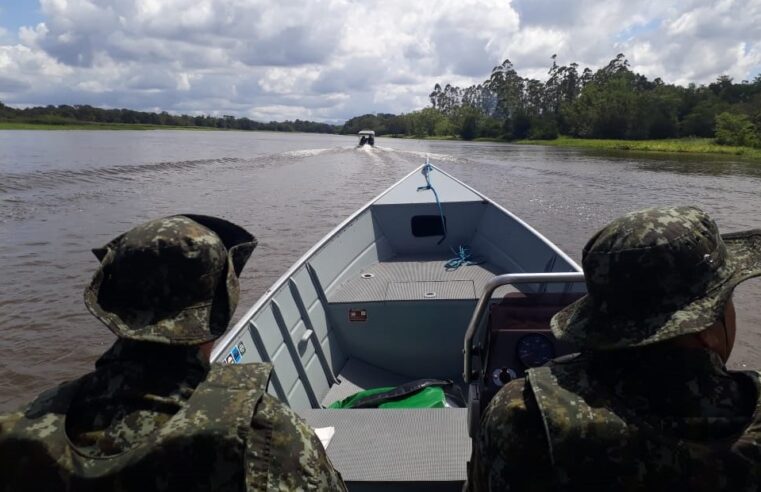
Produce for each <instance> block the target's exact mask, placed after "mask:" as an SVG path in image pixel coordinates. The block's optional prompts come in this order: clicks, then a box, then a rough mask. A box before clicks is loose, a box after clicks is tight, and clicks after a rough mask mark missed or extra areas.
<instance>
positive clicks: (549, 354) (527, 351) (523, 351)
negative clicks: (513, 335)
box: [516, 333, 555, 367]
mask: <svg viewBox="0 0 761 492" xmlns="http://www.w3.org/2000/svg"><path fill="white" fill-rule="evenodd" d="M516 352H517V353H518V360H519V361H521V364H523V365H524V366H526V367H539V366H541V365H543V364H545V363H546V362H548V361H550V360H552V359H554V358H555V346H554V345H553V344H552V341H551V340H550V339H549V338H547V337H546V336H544V335H540V334H538V333H532V334H530V335H526V336H525V337H523V338H521V339H520V340H518V345H517V346H516Z"/></svg>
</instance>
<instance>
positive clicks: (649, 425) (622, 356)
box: [469, 345, 761, 491]
mask: <svg viewBox="0 0 761 492" xmlns="http://www.w3.org/2000/svg"><path fill="white" fill-rule="evenodd" d="M759 389H761V383H760V382H759V374H758V373H738V372H729V371H727V370H726V369H725V368H724V365H723V364H722V362H721V360H720V359H719V357H718V356H717V355H716V354H715V353H713V352H710V351H707V350H703V349H674V348H673V347H668V346H665V347H664V346H658V345H656V346H652V347H647V348H642V349H637V350H625V351H621V350H618V351H611V352H600V353H597V354H594V355H586V356H579V357H578V358H576V359H573V360H570V361H566V362H562V363H554V364H551V365H550V366H549V367H543V368H538V369H532V370H530V371H529V376H528V378H527V379H518V380H515V381H512V382H510V383H508V384H507V385H506V386H505V387H503V388H502V389H501V390H500V391H499V392H498V393H497V395H496V396H495V397H494V399H493V400H492V401H491V403H490V404H489V406H488V408H487V409H486V412H485V413H484V416H483V418H482V422H481V431H480V434H479V436H478V438H477V439H476V441H475V442H474V450H473V459H472V461H471V468H470V478H469V486H470V489H471V490H477V491H482V490H513V491H522V490H585V491H588V490H623V491H646V490H647V491H660V490H691V491H755V490H759V488H761V399H759Z"/></svg>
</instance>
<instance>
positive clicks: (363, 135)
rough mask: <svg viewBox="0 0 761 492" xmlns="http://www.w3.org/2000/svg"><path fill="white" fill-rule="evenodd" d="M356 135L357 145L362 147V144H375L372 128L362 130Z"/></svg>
mask: <svg viewBox="0 0 761 492" xmlns="http://www.w3.org/2000/svg"><path fill="white" fill-rule="evenodd" d="M357 135H359V145H357V147H362V146H363V145H369V146H371V147H374V146H375V132H374V131H373V130H362V131H360V132H359V133H358V134H357Z"/></svg>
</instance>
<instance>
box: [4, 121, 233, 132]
mask: <svg viewBox="0 0 761 492" xmlns="http://www.w3.org/2000/svg"><path fill="white" fill-rule="evenodd" d="M0 130H133V131H140V130H213V131H218V130H223V128H211V127H203V126H170V125H143V124H129V123H96V122H93V123H63V124H50V123H20V122H15V121H0Z"/></svg>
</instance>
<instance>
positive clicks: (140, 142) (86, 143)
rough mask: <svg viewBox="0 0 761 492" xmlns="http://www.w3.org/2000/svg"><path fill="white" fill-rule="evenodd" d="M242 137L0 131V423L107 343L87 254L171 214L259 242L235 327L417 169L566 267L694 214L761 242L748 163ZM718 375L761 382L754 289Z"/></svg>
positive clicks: (760, 291)
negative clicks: (668, 209) (90, 302)
mask: <svg viewBox="0 0 761 492" xmlns="http://www.w3.org/2000/svg"><path fill="white" fill-rule="evenodd" d="M354 144H355V139H354V138H353V137H340V136H328V135H306V134H283V133H244V132H183V131H150V132H98V131H87V132H78V131H63V132H58V131H50V132H34V131H0V279H2V280H0V350H1V351H2V357H0V411H2V410H7V409H9V408H12V407H15V406H17V405H19V404H21V403H22V402H23V401H25V400H27V399H29V398H31V397H33V396H34V395H36V394H37V393H38V392H40V391H41V390H42V389H44V388H47V387H50V386H52V385H54V384H56V383H59V382H61V381H64V380H67V379H71V378H73V377H76V376H77V375H80V374H82V373H84V372H86V371H88V370H90V369H91V368H92V364H93V362H94V361H95V359H96V358H97V357H98V356H99V355H100V354H101V353H102V352H103V351H104V350H106V349H107V348H108V346H109V345H110V344H111V343H112V341H113V340H114V336H113V335H112V334H111V332H109V331H108V330H107V329H106V328H105V327H104V326H103V325H101V324H100V323H99V322H98V321H97V320H96V319H95V318H93V317H92V316H90V315H89V314H88V312H87V310H86V309H85V307H84V304H83V302H82V293H83V290H84V288H85V286H86V285H87V283H88V282H89V280H90V277H91V275H92V274H93V272H94V271H95V268H96V266H97V262H96V260H95V257H94V256H93V255H92V254H91V252H90V249H91V248H94V247H98V246H102V245H103V244H105V243H106V242H108V241H109V240H110V239H111V238H113V237H114V236H116V235H118V234H120V233H121V232H124V231H125V230H127V229H129V228H130V227H131V226H133V225H135V224H138V223H140V222H142V221H145V220H148V219H150V218H155V217H159V216H164V215H170V214H176V213H183V212H184V213H191V212H192V213H201V214H208V215H218V216H221V217H224V218H226V219H228V220H231V221H233V222H236V223H238V224H241V225H242V226H244V227H246V228H247V229H248V230H250V231H251V232H252V233H253V234H254V235H256V236H257V238H258V239H259V247H258V248H257V249H256V251H255V252H254V255H253V257H252V259H251V261H250V262H249V264H248V265H247V267H246V269H245V271H244V274H243V277H242V280H241V281H242V291H243V292H242V299H241V304H240V305H239V307H238V315H241V314H242V313H244V312H245V311H246V310H247V307H248V306H250V305H251V304H252V303H253V302H254V301H255V300H256V299H257V298H258V297H259V295H261V294H262V293H263V292H264V291H265V290H266V288H267V287H268V286H269V285H270V284H271V283H272V282H273V281H274V280H276V279H277V278H278V277H279V276H280V275H281V274H282V273H283V272H284V271H285V270H286V269H287V268H288V267H289V266H290V265H291V264H292V263H293V262H294V261H295V260H296V259H298V258H299V257H300V256H301V255H302V254H303V253H304V252H305V251H306V250H307V249H309V247H310V246H311V245H312V244H314V243H315V242H316V241H317V240H319V239H320V238H321V237H322V236H323V235H324V234H325V233H327V232H328V231H329V230H330V229H332V228H333V227H334V226H335V225H336V224H338V223H339V222H340V221H341V220H343V219H344V218H345V217H346V216H348V215H349V214H351V213H352V212H353V211H354V210H356V209H357V208H359V207H360V206H361V205H363V204H364V203H366V202H367V201H369V200H370V199H372V198H373V197H374V196H375V195H377V194H378V193H380V192H381V191H383V190H384V189H385V188H386V187H388V186H390V185H391V184H393V183H394V182H395V181H397V180H398V179H399V178H401V177H402V176H404V175H405V174H406V173H408V172H409V171H411V170H412V169H413V168H415V167H416V166H418V165H420V164H422V163H423V161H424V159H425V155H426V154H430V157H431V161H432V163H434V164H435V165H437V166H440V167H441V168H443V169H444V170H446V171H448V172H450V173H451V174H453V175H454V176H455V177H458V178H460V179H461V180H463V181H465V182H466V183H468V184H469V185H471V186H473V187H474V188H476V189H478V190H479V191H481V192H483V193H484V194H486V195H487V196H489V197H490V198H492V199H494V200H496V201H497V202H498V203H500V204H502V205H503V206H505V207H506V208H508V209H509V210H511V211H512V212H514V213H516V214H517V215H519V216H520V217H522V218H523V219H524V220H526V221H527V222H529V223H530V224H532V225H533V226H534V227H535V228H537V229H538V230H539V231H540V232H541V233H543V234H544V235H546V236H547V237H548V238H549V239H550V240H552V241H554V242H555V243H556V244H558V245H559V246H560V247H561V248H562V249H564V250H565V251H566V252H568V253H569V254H570V255H571V257H573V258H574V259H576V260H577V261H579V259H580V252H581V248H582V246H583V245H584V243H585V242H586V240H587V239H588V238H589V237H590V236H591V235H592V234H593V233H594V232H595V231H596V230H597V229H598V228H599V227H601V226H603V225H604V224H605V223H606V222H607V221H609V220H610V219H612V218H614V217H616V216H618V215H620V214H622V213H625V212H628V211H631V210H634V209H638V208H642V207H646V206H651V205H666V204H695V205H698V206H700V207H703V208H704V209H706V210H707V211H709V213H711V214H712V215H713V216H714V217H715V218H716V220H717V221H718V223H719V227H720V228H721V229H722V231H724V232H729V231H736V230H742V229H749V228H756V227H761V215H760V214H759V210H761V195H759V193H760V192H761V163H753V162H749V161H742V160H737V159H733V158H724V157H710V156H699V157H698V156H683V157H681V156H671V155H657V154H628V153H601V152H590V151H586V150H580V149H558V148H551V147H529V146H516V145H509V144H491V143H463V142H437V141H418V140H393V139H383V138H379V139H377V144H378V147H377V148H375V149H373V150H369V151H365V150H357V149H355V148H354ZM735 299H736V305H737V310H738V327H739V329H738V342H737V345H736V346H735V352H734V353H733V355H732V358H731V360H730V365H731V366H733V367H754V368H761V281H758V280H752V281H750V282H747V283H745V284H743V285H742V286H741V287H740V288H739V289H738V292H737V293H736V296H735Z"/></svg>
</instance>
